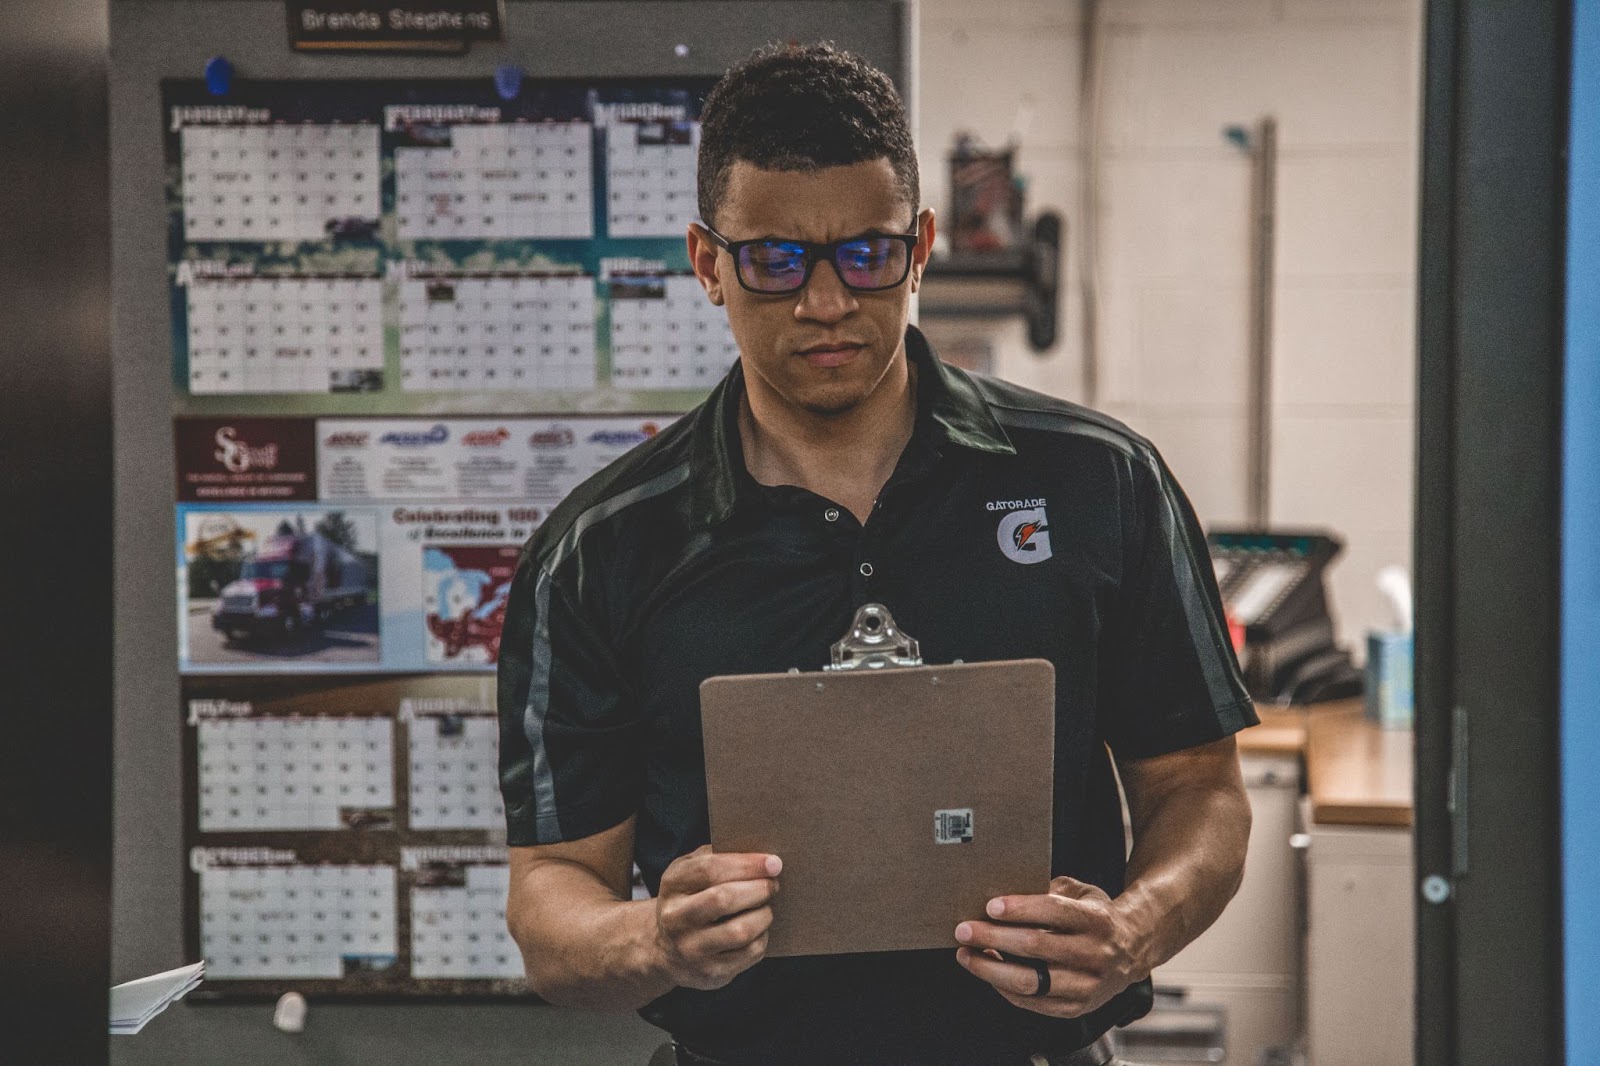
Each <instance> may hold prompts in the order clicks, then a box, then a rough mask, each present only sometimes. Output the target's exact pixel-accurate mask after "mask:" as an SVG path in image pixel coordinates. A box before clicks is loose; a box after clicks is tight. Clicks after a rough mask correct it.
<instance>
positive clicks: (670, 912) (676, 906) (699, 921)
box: [664, 878, 778, 928]
mask: <svg viewBox="0 0 1600 1066" xmlns="http://www.w3.org/2000/svg"><path fill="white" fill-rule="evenodd" d="M777 894H778V882H776V881H773V880H771V879H769V878H763V879H761V880H759V881H724V882H723V883H722V884H720V885H712V886H711V887H710V888H707V889H705V890H704V891H701V892H696V893H695V894H694V895H692V896H675V897H673V898H671V899H668V900H667V901H666V902H665V904H664V916H665V917H666V919H667V921H668V922H669V923H672V924H674V925H677V926H679V927H682V928H692V927H698V926H706V925H714V924H715V923H717V922H720V921H723V920H724V919H726V918H729V917H731V916H733V915H735V914H739V913H740V912H742V911H747V910H750V909H751V908H752V907H763V906H765V905H766V904H768V903H770V902H772V898H773V897H774V896H776V895H777Z"/></svg>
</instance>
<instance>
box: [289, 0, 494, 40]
mask: <svg viewBox="0 0 1600 1066" xmlns="http://www.w3.org/2000/svg"><path fill="white" fill-rule="evenodd" d="M284 6H285V8H286V9H287V12H288V18H289V44H290V46H291V47H293V48H294V49H295V51H298V52H454V53H459V52H465V51H466V50H467V46H468V45H469V44H470V43H471V42H473V41H499V40H503V39H504V38H505V24H506V15H505V0H386V2H377V0H320V2H316V3H298V2H295V0H288V2H287V3H286V4H285V5H284Z"/></svg>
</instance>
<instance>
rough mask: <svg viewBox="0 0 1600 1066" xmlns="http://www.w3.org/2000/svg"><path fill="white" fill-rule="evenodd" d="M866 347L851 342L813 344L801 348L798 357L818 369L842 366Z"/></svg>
mask: <svg viewBox="0 0 1600 1066" xmlns="http://www.w3.org/2000/svg"><path fill="white" fill-rule="evenodd" d="M865 347H866V345H864V344H856V343H854V342H852V341H827V342H824V343H822V344H813V345H812V346H811V347H809V348H802V349H801V350H800V351H799V353H798V354H799V355H800V356H802V357H803V358H804V359H805V361H806V362H808V363H810V364H811V365H812V366H814V367H818V368H820V369H827V368H829V367H835V366H843V365H844V364H845V363H848V362H850V361H851V360H852V359H854V358H855V357H856V353H858V352H860V351H861V350H862V349H863V348H865Z"/></svg>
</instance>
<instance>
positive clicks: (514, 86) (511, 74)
mask: <svg viewBox="0 0 1600 1066" xmlns="http://www.w3.org/2000/svg"><path fill="white" fill-rule="evenodd" d="M494 91H495V92H497V93H499V94H500V99H502V100H515V99H516V98H517V95H518V94H519V93H521V92H522V68H521V67H519V66H516V65H514V64H511V63H502V64H501V65H500V66H498V67H495V68H494Z"/></svg>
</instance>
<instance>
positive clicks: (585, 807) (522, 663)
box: [498, 537, 643, 847]
mask: <svg viewBox="0 0 1600 1066" xmlns="http://www.w3.org/2000/svg"><path fill="white" fill-rule="evenodd" d="M537 541H538V538H537V537H536V538H535V541H534V543H532V544H530V545H529V550H527V551H524V552H523V556H522V561H521V563H520V564H519V566H518V568H517V575H516V578H515V579H514V582H513V584H512V588H511V595H510V598H509V601H508V603H507V605H506V620H505V625H504V627H503V629H502V632H501V637H500V663H499V690H498V705H499V713H500V792H501V795H502V796H503V797H504V799H505V811H506V838H507V843H508V844H510V845H511V846H513V847H518V846H523V845H530V844H555V843H560V842H562V841H567V840H578V839H582V838H583V837H587V836H593V835H594V834H595V833H598V832H601V831H602V830H605V829H610V828H611V827H612V826H615V825H618V824H619V823H621V822H622V821H624V820H625V819H627V817H628V816H629V815H631V814H633V813H635V812H636V811H637V810H638V803H639V797H640V795H641V794H642V787H641V775H642V766H643V762H642V758H641V755H640V750H639V744H640V740H639V733H638V730H637V728H636V724H637V723H636V712H635V707H636V703H635V701H634V700H633V699H632V698H631V696H630V695H629V693H628V692H627V690H626V687H625V683H624V678H623V676H622V673H621V671H620V670H619V669H618V666H617V662H616V658H615V656H614V654H613V652H612V650H611V648H610V647H608V645H607V643H606V641H605V640H604V639H603V637H601V636H600V631H599V629H598V628H597V627H595V626H592V625H590V624H589V623H588V622H587V621H586V620H585V618H584V617H583V615H582V613H581V612H579V611H578V610H575V609H574V608H573V606H572V603H571V600H570V598H569V596H568V594H567V593H566V592H565V591H564V590H563V589H562V587H561V585H560V583H559V582H558V581H556V580H555V579H554V577H553V576H552V575H551V574H550V572H549V571H548V570H547V569H546V568H545V567H544V566H543V565H541V563H540V562H539V560H538V557H537V555H536V554H535V552H534V550H533V549H534V547H535V545H536V543H537Z"/></svg>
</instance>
